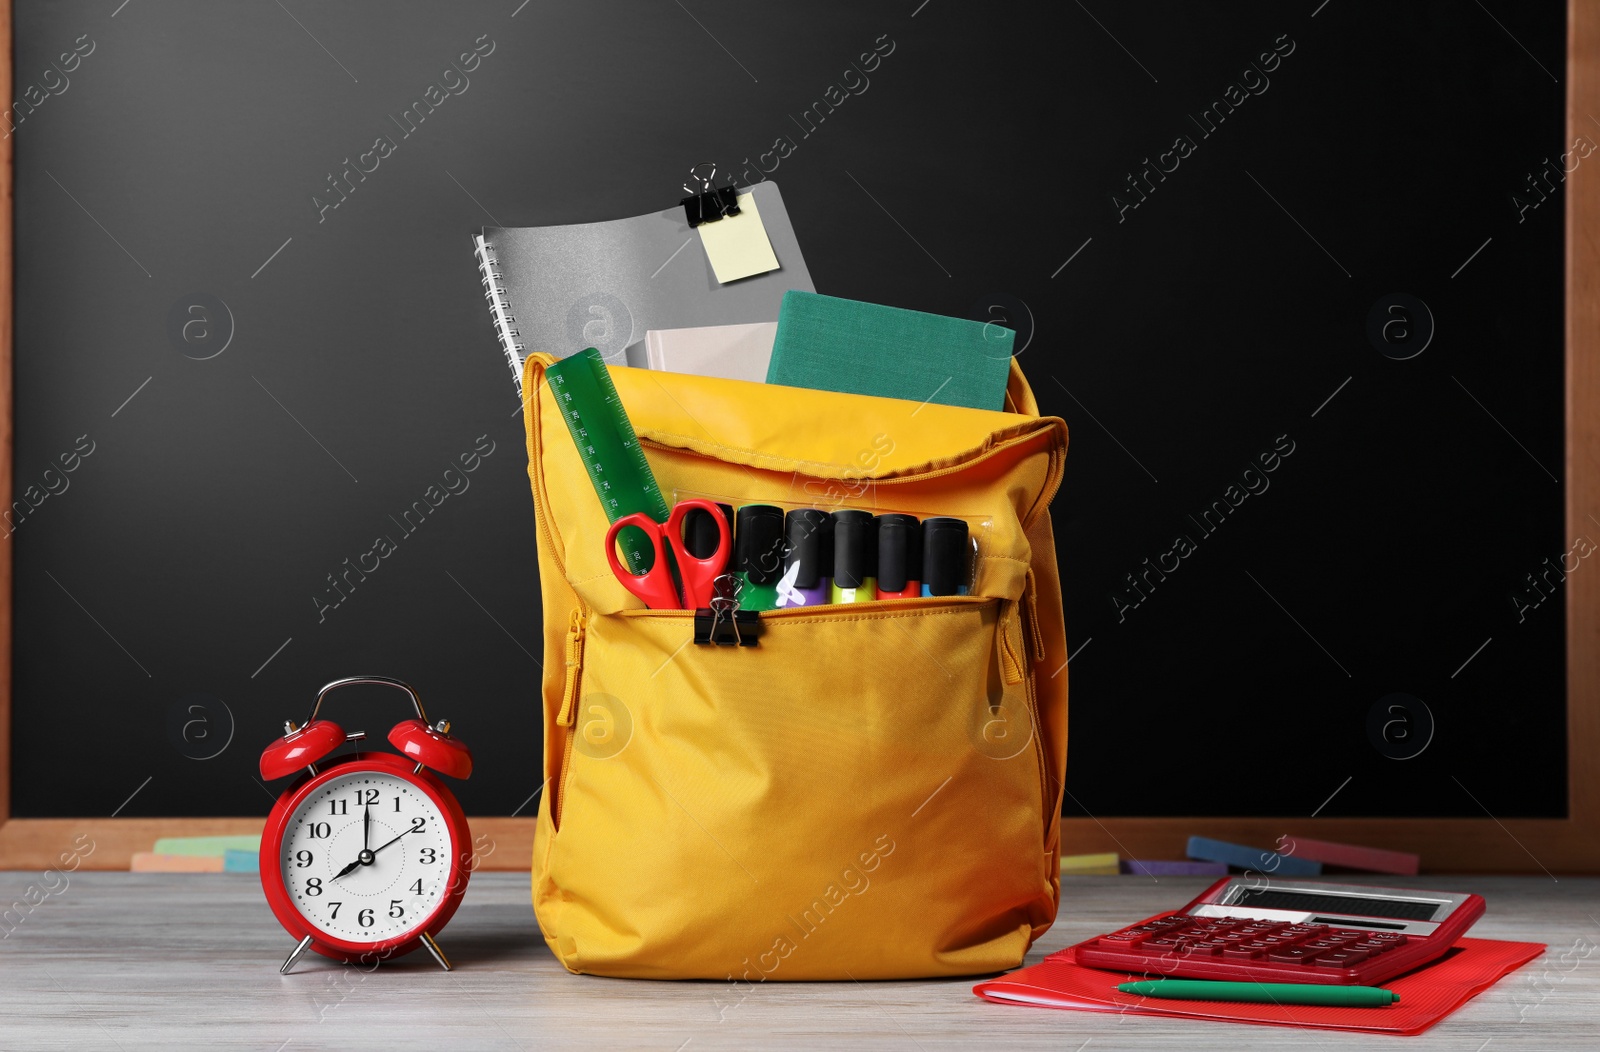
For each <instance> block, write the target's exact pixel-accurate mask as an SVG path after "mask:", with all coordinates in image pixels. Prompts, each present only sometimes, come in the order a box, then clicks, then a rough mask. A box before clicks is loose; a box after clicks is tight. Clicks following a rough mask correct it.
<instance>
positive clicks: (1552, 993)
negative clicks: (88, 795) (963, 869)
mask: <svg viewBox="0 0 1600 1052" xmlns="http://www.w3.org/2000/svg"><path fill="white" fill-rule="evenodd" d="M35 880H37V874H29V873H19V872H0V904H8V903H10V902H12V901H13V899H17V898H20V897H22V896H23V894H24V892H25V890H26V889H27V887H28V886H29V885H30V884H31V883H33V882H34V881H35ZM70 880H71V883H70V885H69V886H67V887H65V888H59V889H58V890H57V891H56V893H53V894H50V895H48V897H46V898H45V899H44V901H43V902H40V903H39V904H38V905H37V906H35V907H34V908H33V909H32V910H31V912H29V913H28V914H27V916H26V918H25V919H24V920H23V922H22V923H21V924H20V925H16V926H15V928H14V930H10V931H9V934H7V932H6V929H7V928H10V927H11V925H12V924H13V923H14V922H15V918H14V917H12V918H7V922H6V924H5V925H4V926H0V935H3V936H4V937H3V938H0V962H3V967H0V1049H29V1050H32V1049H74V1050H79V1049H84V1050H88V1049H121V1050H124V1052H131V1050H133V1049H172V1048H182V1047H200V1048H210V1049H262V1050H265V1052H273V1050H282V1052H301V1050H304V1049H338V1050H350V1049H361V1048H386V1049H390V1048H435V1049H457V1048H460V1049H507V1050H515V1049H524V1050H531V1049H544V1048H579V1047H584V1046H603V1047H606V1048H640V1049H661V1050H664V1052H674V1050H694V1052H698V1050H700V1049H711V1048H737V1049H746V1048H799V1049H832V1048H868V1047H872V1048H899V1049H910V1050H918V1049H920V1050H926V1052H931V1050H932V1049H935V1048H941V1049H953V1048H970V1047H974V1046H980V1047H985V1048H1037V1049H1051V1050H1058V1052H1059V1050H1066V1052H1109V1050H1113V1049H1149V1048H1173V1049H1184V1050H1186V1052H1202V1050H1206V1049H1251V1048H1274V1049H1276V1048H1283V1047H1285V1046H1286V1045H1287V1044H1289V1043H1290V1042H1296V1043H1300V1044H1302V1045H1305V1044H1309V1045H1310V1046H1312V1047H1313V1048H1315V1049H1319V1050H1326V1052H1335V1050H1344V1049H1353V1048H1380V1047H1381V1048H1398V1047H1402V1045H1403V1047H1406V1048H1414V1049H1451V1050H1459V1052H1504V1050H1507V1049H1594V1048H1597V1047H1600V953H1596V952H1594V951H1595V947H1596V946H1597V945H1600V920H1597V918H1600V879H1596V878H1568V877H1563V878H1561V879H1560V880H1558V881H1556V880H1551V879H1550V878H1548V877H1538V878H1532V877H1462V878H1457V879H1454V880H1452V879H1449V878H1445V877H1429V878H1426V879H1423V880H1417V881H1409V882H1408V881H1406V880H1404V879H1401V878H1389V879H1388V880H1386V881H1384V882H1385V883H1391V884H1404V883H1411V884H1413V885H1415V886H1420V887H1434V888H1448V889H1453V890H1454V889H1459V890H1470V891H1477V892H1479V893H1481V894H1482V895H1484V896H1485V897H1486V898H1487V899H1488V900H1489V913H1488V915H1487V916H1486V917H1485V918H1484V919H1483V920H1482V921H1480V922H1479V923H1478V925H1477V927H1476V928H1475V929H1474V934H1477V935H1482V936H1487V937H1494V938H1504V939H1522V940H1535V941H1540V942H1546V943H1549V945H1550V951H1549V953H1548V954H1547V955H1546V956H1545V957H1543V958H1541V959H1539V960H1538V961H1535V962H1534V963H1533V964H1530V965H1529V966H1527V967H1526V968H1524V969H1523V970H1522V971H1520V972H1516V973H1513V974H1512V975H1510V976H1508V977H1507V978H1506V979H1504V980H1502V981H1501V983H1500V984H1499V985H1498V986H1496V987H1494V988H1493V989H1491V990H1489V991H1487V992H1486V993H1484V994H1482V995H1481V996H1479V997H1478V998H1477V999H1476V1000H1474V1001H1472V1002H1471V1003H1469V1004H1468V1005H1467V1006H1466V1007H1465V1008H1463V1009H1462V1010H1461V1011H1460V1012H1458V1013H1457V1014H1456V1015H1454V1016H1452V1017H1450V1018H1448V1019H1446V1020H1445V1021H1444V1022H1442V1023H1440V1024H1439V1025H1438V1026H1437V1027H1435V1028H1434V1029H1433V1030H1431V1031H1429V1032H1428V1033H1426V1034H1424V1035H1422V1036H1420V1037H1415V1038H1409V1039H1405V1038H1395V1037H1384V1036H1375V1035H1361V1034H1348V1033H1339V1032H1335V1031H1317V1030H1313V1031H1307V1032H1306V1033H1304V1034H1303V1035H1302V1034H1296V1033H1294V1032H1293V1031H1290V1030H1287V1029H1283V1028H1278V1027H1254V1026H1240V1025H1236V1024H1230V1023H1215V1022H1204V1021H1198V1020H1187V1021H1185V1020H1174V1019H1157V1018H1152V1017H1139V1016H1115V1015H1094V1014H1089V1013H1083V1012H1065V1011H1055V1010H1049V1009H1037V1008H1022V1007H1011V1006H1004V1005H996V1004H990V1003H987V1002H984V1001H981V1000H979V999H978V998H976V997H974V996H973V995H972V993H971V987H972V983H973V980H971V979H959V980H937V981H922V982H873V983H852V982H840V983H768V984H763V985H757V986H756V987H754V988H753V989H752V990H751V991H750V992H749V993H748V994H747V995H745V996H744V997H743V998H742V999H740V997H739V996H738V995H736V994H732V993H731V992H730V987H729V985H728V984H726V983H713V982H692V983H665V982H642V981H633V980H618V979H599V978H594V977H589V976H573V975H569V974H567V973H566V972H565V971H563V970H562V968H561V966H560V965H559V964H557V963H556V961H555V959H554V958H553V957H552V956H551V954H550V952H549V951H548V949H546V947H545V945H544V942H543V940H542V939H541V938H540V937H539V932H538V927H537V925H536V924H535V923H534V917H533V910H532V907H531V906H530V905H529V901H528V881H527V878H526V877H525V876H522V875H518V874H511V873H480V874H478V875H477V876H475V877H474V878H473V881H472V886H471V888H470V889H469V891H468V893H467V897H466V901H465V902H464V904H463V905H462V907H461V910H460V912H459V913H457V914H456V917H455V919H454V920H453V921H452V922H451V924H450V926H449V927H448V928H447V929H446V930H445V931H444V932H443V934H442V935H441V937H440V940H439V941H440V944H441V946H442V947H443V948H444V950H445V952H446V953H447V954H448V955H449V956H450V957H451V959H452V961H453V962H454V963H455V965H456V970H455V971H454V972H452V973H449V974H446V973H445V972H443V971H441V970H440V969H439V968H438V967H437V966H436V965H434V964H433V963H432V961H431V960H429V958H428V957H427V956H426V955H425V954H422V953H417V954H413V955H411V956H409V957H407V958H405V959H403V960H401V961H398V962H395V963H393V964H387V965H384V966H383V967H382V968H380V969H378V970H376V971H375V972H373V973H370V974H369V973H366V972H363V971H361V970H360V969H357V968H350V967H344V966H341V965H337V964H334V963H332V962H329V961H327V960H325V959H322V958H316V957H314V955H307V958H306V959H304V960H303V961H302V962H301V963H300V964H298V965H297V966H296V969H295V971H294V972H293V973H291V974H289V975H287V976H280V975H279V974H278V965H279V964H280V963H281V962H282V960H283V958H284V956H285V955H286V954H287V953H288V951H289V950H290V949H291V948H292V946H293V941H292V940H291V939H289V937H288V936H287V935H286V934H285V933H284V932H283V930H282V929H281V928H279V927H278V924H277V922H276V921H275V920H274V919H273V918H272V915H271V913H270V912H269V911H268V909H267V906H266V902H265V900H264V899H263V898H262V895H261V888H260V884H259V883H258V881H257V879H256V878H255V877H254V876H249V875H219V874H182V875H178V874H127V873H83V872H80V873H74V874H71V875H70ZM1206 883H1207V881H1206V880H1203V879H1181V878H1175V877H1171V878H1163V879H1162V880H1161V881H1160V882H1159V883H1156V882H1153V881H1151V880H1149V879H1148V878H1138V877H1074V878H1070V879H1069V880H1068V881H1067V882H1066V888H1065V891H1064V895H1063V903H1062V911H1061V918H1060V919H1059V920H1058V921H1057V923H1056V926H1055V927H1054V928H1052V929H1051V931H1050V932H1049V933H1048V934H1047V935H1046V936H1045V937H1044V939H1042V940H1041V941H1040V943H1039V945H1037V946H1035V947H1034V949H1033V952H1032V953H1030V954H1029V956H1028V963H1030V964H1031V963H1034V962H1036V961H1037V960H1038V959H1039V958H1040V957H1042V956H1043V955H1044V954H1046V953H1049V952H1051V951H1054V950H1057V949H1060V948H1061V947H1062V946H1065V945H1068V944H1070V943H1072V942H1074V941H1078V940H1081V939H1084V938H1087V937H1089V936H1090V935H1094V934H1097V933H1099V932H1104V931H1108V930H1110V929H1113V928H1116V927H1119V926H1121V925H1122V924H1124V923H1126V922H1128V921H1131V920H1134V919H1137V918H1141V917H1145V916H1148V915H1149V914H1152V913H1155V912H1158V911H1160V910H1162V909H1166V908H1170V907H1172V906H1176V905H1181V904H1182V903H1184V902H1186V901H1187V900H1188V898H1189V897H1190V896H1191V895H1192V894H1193V893H1194V892H1196V891H1198V890H1199V889H1200V888H1202V887H1204V886H1205V885H1206ZM35 897H37V896H35ZM1562 955H1565V960H1564V961H1562V960H1558V957H1560V956H1562ZM719 1004H720V1005H721V1006H722V1007H720V1008H719Z"/></svg>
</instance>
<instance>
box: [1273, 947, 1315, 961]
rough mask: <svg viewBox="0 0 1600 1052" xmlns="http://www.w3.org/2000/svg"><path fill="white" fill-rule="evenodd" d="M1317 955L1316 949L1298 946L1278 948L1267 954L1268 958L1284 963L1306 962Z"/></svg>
mask: <svg viewBox="0 0 1600 1052" xmlns="http://www.w3.org/2000/svg"><path fill="white" fill-rule="evenodd" d="M1316 955H1317V951H1316V950H1304V949H1301V948H1300V947H1298V946H1291V947H1289V948H1288V949H1283V948H1281V947H1280V948H1277V949H1274V950H1272V951H1271V952H1270V953H1268V954H1267V960H1269V961H1279V962H1281V963H1283V964H1304V963H1305V962H1307V961H1309V960H1311V959H1312V958H1313V957H1315V956H1316Z"/></svg>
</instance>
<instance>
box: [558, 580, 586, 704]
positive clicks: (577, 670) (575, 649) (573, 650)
mask: <svg viewBox="0 0 1600 1052" xmlns="http://www.w3.org/2000/svg"><path fill="white" fill-rule="evenodd" d="M582 665H583V610H582V608H574V609H573V611H572V617H571V618H570V619H569V620H568V621H567V678H566V684H565V686H564V688H563V690H562V694H561V711H560V712H558V713H556V723H557V724H558V725H560V726H562V727H570V726H572V710H573V709H575V708H576V707H577V704H578V684H579V683H580V682H582V680H583V675H582V668H581V666H582Z"/></svg>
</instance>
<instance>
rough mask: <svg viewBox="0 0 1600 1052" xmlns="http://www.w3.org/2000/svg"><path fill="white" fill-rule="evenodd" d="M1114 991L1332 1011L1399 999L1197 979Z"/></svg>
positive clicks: (1353, 989) (1378, 992)
mask: <svg viewBox="0 0 1600 1052" xmlns="http://www.w3.org/2000/svg"><path fill="white" fill-rule="evenodd" d="M1117 990H1118V991H1120V992H1121V993H1125V994H1134V995H1136V996H1138V997H1160V998H1171V999H1175V1000H1179V1001H1252V1002H1256V1003H1259V1004H1283V1005H1324V1006H1327V1007H1331V1008H1378V1007H1381V1006H1383V1005H1392V1004H1394V1003H1395V1002H1397V1001H1399V1000H1400V995H1399V994H1397V993H1395V992H1394V991H1393V990H1384V989H1380V988H1379V987H1376V986H1318V985H1315V984H1311V983H1224V982H1209V981H1205V980H1199V979H1158V980H1156V981H1155V982H1142V983H1119V984H1118V985H1117Z"/></svg>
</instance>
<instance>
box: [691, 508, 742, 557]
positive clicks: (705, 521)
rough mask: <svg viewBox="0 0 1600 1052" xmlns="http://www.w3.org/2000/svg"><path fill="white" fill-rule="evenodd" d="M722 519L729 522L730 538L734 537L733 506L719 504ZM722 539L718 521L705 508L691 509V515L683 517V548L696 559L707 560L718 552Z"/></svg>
mask: <svg viewBox="0 0 1600 1052" xmlns="http://www.w3.org/2000/svg"><path fill="white" fill-rule="evenodd" d="M717 508H718V509H719V510H720V511H721V512H722V517H723V518H724V519H727V520H728V536H729V537H732V536H733V535H734V531H733V523H734V519H733V505H732V504H718V505H717ZM721 539H722V537H721V536H720V535H719V534H718V533H717V520H716V519H713V518H712V517H711V513H710V512H708V511H706V510H705V509H704V508H690V509H689V513H688V514H687V515H685V516H684V517H683V547H684V549H685V550H686V551H688V553H689V554H690V555H692V556H694V557H695V558H696V559H706V558H709V557H710V556H711V553H712V552H715V551H716V550H717V542H718V541H720V540H721Z"/></svg>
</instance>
